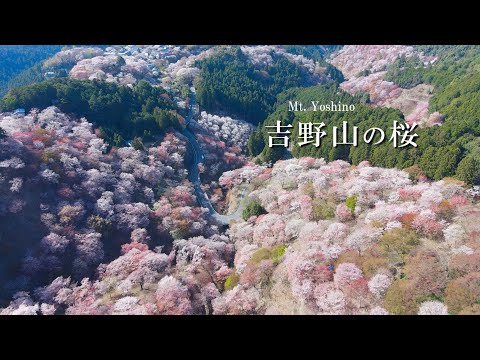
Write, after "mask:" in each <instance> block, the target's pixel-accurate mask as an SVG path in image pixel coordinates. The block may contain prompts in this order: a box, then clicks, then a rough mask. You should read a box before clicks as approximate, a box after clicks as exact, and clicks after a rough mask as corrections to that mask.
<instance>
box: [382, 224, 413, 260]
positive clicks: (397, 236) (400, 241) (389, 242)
mask: <svg viewBox="0 0 480 360" xmlns="http://www.w3.org/2000/svg"><path fill="white" fill-rule="evenodd" d="M419 244H420V240H419V239H418V237H417V234H416V233H415V231H413V230H409V229H403V228H396V229H392V230H389V231H387V232H385V233H384V234H383V235H382V237H381V238H380V246H381V248H382V249H383V250H384V251H385V252H386V253H387V255H388V257H389V258H390V260H391V261H393V262H394V263H398V262H403V258H404V256H405V255H407V254H408V253H410V251H411V250H412V249H413V248H415V247H416V246H418V245H419Z"/></svg>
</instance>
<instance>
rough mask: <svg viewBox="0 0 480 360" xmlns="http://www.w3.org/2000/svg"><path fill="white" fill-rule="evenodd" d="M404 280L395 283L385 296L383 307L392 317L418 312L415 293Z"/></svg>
mask: <svg viewBox="0 0 480 360" xmlns="http://www.w3.org/2000/svg"><path fill="white" fill-rule="evenodd" d="M413 290H414V289H413V288H412V287H411V286H410V283H409V282H408V281H406V280H397V281H395V282H394V283H393V284H392V285H391V286H390V287H389V288H388V290H387V293H386V294H385V301H384V307H385V309H386V310H387V311H388V312H389V313H391V314H394V315H414V314H416V313H417V312H418V304H417V302H416V301H415V292H414V291H413Z"/></svg>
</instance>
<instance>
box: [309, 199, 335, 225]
mask: <svg viewBox="0 0 480 360" xmlns="http://www.w3.org/2000/svg"><path fill="white" fill-rule="evenodd" d="M312 216H313V220H315V221H318V220H328V219H333V218H334V217H335V206H334V205H333V204H330V203H328V202H327V201H326V200H324V199H315V200H313V201H312Z"/></svg>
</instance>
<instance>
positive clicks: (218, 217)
mask: <svg viewBox="0 0 480 360" xmlns="http://www.w3.org/2000/svg"><path fill="white" fill-rule="evenodd" d="M195 108H196V94H195V89H194V88H191V97H190V106H189V109H188V116H187V118H186V126H185V129H184V130H183V131H182V134H183V135H184V136H185V137H186V138H187V139H188V143H189V145H190V146H189V147H190V149H191V150H192V152H193V163H192V166H191V168H190V169H189V170H188V179H189V180H190V181H191V182H192V184H193V187H194V189H195V195H196V197H197V201H198V203H199V205H200V206H201V207H204V208H207V209H208V211H209V212H210V215H211V216H212V217H213V218H214V219H215V221H216V222H217V223H218V224H219V225H229V224H230V221H232V220H237V219H239V218H240V217H241V215H242V212H243V209H244V207H245V204H244V201H243V198H244V197H245V189H242V190H241V191H240V196H239V200H238V201H239V203H240V205H239V206H238V207H237V210H235V212H233V213H232V214H229V215H222V214H219V213H218V212H217V211H215V209H214V208H213V206H212V203H211V202H210V200H209V199H208V196H207V194H205V192H204V191H203V190H202V187H201V185H202V183H201V181H200V172H199V171H198V164H199V163H201V162H204V160H205V156H204V154H203V151H202V149H201V147H200V144H199V143H198V141H197V138H196V137H195V135H194V134H193V132H192V131H190V129H189V126H190V125H191V122H192V121H193V115H194V111H195Z"/></svg>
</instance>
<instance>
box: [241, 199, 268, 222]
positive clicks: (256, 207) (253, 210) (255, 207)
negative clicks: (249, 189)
mask: <svg viewBox="0 0 480 360" xmlns="http://www.w3.org/2000/svg"><path fill="white" fill-rule="evenodd" d="M266 213H267V211H266V210H265V209H264V208H263V206H262V205H260V204H259V203H258V202H256V201H254V200H251V201H250V202H249V203H248V204H247V206H245V209H243V212H242V219H243V220H245V221H247V220H248V219H250V217H252V216H258V215H262V214H266Z"/></svg>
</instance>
